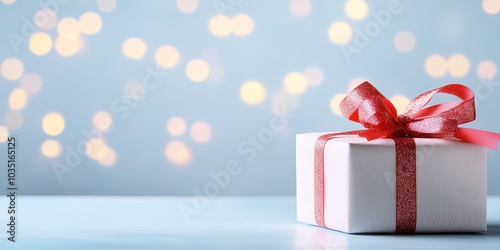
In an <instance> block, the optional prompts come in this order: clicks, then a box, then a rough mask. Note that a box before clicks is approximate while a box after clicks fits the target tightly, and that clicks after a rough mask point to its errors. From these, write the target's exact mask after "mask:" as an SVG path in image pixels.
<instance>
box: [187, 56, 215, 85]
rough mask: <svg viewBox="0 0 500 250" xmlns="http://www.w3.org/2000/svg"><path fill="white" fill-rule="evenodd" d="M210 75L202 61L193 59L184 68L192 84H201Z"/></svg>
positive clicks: (205, 63) (206, 65)
mask: <svg viewBox="0 0 500 250" xmlns="http://www.w3.org/2000/svg"><path fill="white" fill-rule="evenodd" d="M209 74H210V67H209V66H208V63H207V62H205V61H204V60H202V59H193V60H191V61H189V63H188V64H187V66H186V75H187V77H188V78H189V80H191V81H193V82H203V81H205V80H206V79H207V78H208V76H209Z"/></svg>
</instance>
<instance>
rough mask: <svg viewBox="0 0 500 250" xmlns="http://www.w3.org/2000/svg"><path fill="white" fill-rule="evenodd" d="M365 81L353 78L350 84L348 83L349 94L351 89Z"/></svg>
mask: <svg viewBox="0 0 500 250" xmlns="http://www.w3.org/2000/svg"><path fill="white" fill-rule="evenodd" d="M366 81H367V80H366V79H365V78H354V79H353V80H352V81H351V82H350V83H349V87H348V88H349V92H351V91H352V90H353V89H355V88H356V87H357V86H358V85H360V84H361V83H364V82H366Z"/></svg>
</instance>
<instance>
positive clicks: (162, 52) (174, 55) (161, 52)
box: [155, 45, 180, 69]
mask: <svg viewBox="0 0 500 250" xmlns="http://www.w3.org/2000/svg"><path fill="white" fill-rule="evenodd" d="M179 58H180V55H179V51H178V50H177V49H176V48H175V47H173V46H170V45H164V46H161V47H160V48H158V49H157V50H156V53H155V61H156V64H158V65H159V66H160V67H162V68H167V69H168V68H172V67H174V66H175V65H177V63H178V62H179Z"/></svg>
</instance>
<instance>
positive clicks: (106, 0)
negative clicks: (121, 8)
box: [97, 0, 116, 12]
mask: <svg viewBox="0 0 500 250" xmlns="http://www.w3.org/2000/svg"><path fill="white" fill-rule="evenodd" d="M97 8H98V9H99V10H100V11H102V12H111V11H113V10H114V9H115V8H116V0H97Z"/></svg>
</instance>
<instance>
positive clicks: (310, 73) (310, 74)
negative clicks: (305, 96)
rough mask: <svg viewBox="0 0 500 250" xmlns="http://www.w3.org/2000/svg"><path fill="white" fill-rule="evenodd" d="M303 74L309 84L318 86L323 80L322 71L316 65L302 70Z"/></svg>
mask: <svg viewBox="0 0 500 250" xmlns="http://www.w3.org/2000/svg"><path fill="white" fill-rule="evenodd" d="M304 76H305V77H306V79H307V83H308V84H309V85H311V86H318V85H320V84H321V83H323V80H324V75H323V71H322V70H321V69H320V68H318V67H309V68H307V69H306V70H304Z"/></svg>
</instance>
